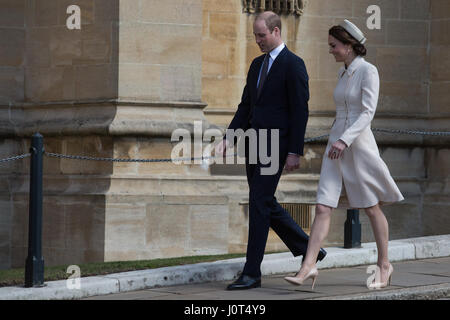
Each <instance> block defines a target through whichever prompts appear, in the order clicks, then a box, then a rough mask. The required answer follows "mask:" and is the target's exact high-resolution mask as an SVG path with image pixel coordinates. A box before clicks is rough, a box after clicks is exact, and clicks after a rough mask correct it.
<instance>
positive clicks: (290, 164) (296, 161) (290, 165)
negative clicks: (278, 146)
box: [284, 154, 300, 172]
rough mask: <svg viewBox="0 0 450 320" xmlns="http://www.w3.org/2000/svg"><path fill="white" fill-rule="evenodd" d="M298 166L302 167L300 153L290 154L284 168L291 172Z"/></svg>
mask: <svg viewBox="0 0 450 320" xmlns="http://www.w3.org/2000/svg"><path fill="white" fill-rule="evenodd" d="M298 168H300V156H299V155H298V154H288V156H287V158H286V164H285V166H284V169H285V170H286V171H289V172H290V171H294V170H296V169H298Z"/></svg>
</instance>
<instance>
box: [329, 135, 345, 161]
mask: <svg viewBox="0 0 450 320" xmlns="http://www.w3.org/2000/svg"><path fill="white" fill-rule="evenodd" d="M345 148H347V145H346V144H345V143H344V141H342V140H338V141H336V142H335V143H333V145H332V146H331V148H330V151H328V158H330V159H332V160H335V159H339V158H340V157H342V153H343V152H344V150H345Z"/></svg>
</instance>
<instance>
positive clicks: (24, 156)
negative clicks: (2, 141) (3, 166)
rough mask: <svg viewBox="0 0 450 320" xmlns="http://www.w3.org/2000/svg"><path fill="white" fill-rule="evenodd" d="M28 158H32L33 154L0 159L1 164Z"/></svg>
mask: <svg viewBox="0 0 450 320" xmlns="http://www.w3.org/2000/svg"><path fill="white" fill-rule="evenodd" d="M28 157H31V153H26V154H22V155H20V156H14V157H10V158H5V159H0V163H3V162H9V161H15V160H20V159H24V158H28Z"/></svg>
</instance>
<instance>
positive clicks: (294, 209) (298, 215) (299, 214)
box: [280, 202, 313, 233]
mask: <svg viewBox="0 0 450 320" xmlns="http://www.w3.org/2000/svg"><path fill="white" fill-rule="evenodd" d="M280 205H281V207H282V208H283V209H285V210H287V211H288V212H289V213H290V214H291V216H292V219H294V221H295V222H297V224H298V225H299V226H300V227H301V228H302V229H303V230H304V231H305V232H307V233H309V231H310V230H311V213H312V208H313V205H311V204H307V203H287V202H284V203H280Z"/></svg>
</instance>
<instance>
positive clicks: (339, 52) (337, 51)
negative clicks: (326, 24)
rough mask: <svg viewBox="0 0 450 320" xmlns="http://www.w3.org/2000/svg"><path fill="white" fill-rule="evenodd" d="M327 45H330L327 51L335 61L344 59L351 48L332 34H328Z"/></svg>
mask: <svg viewBox="0 0 450 320" xmlns="http://www.w3.org/2000/svg"><path fill="white" fill-rule="evenodd" d="M328 45H329V46H330V50H329V53H330V54H332V55H333V56H334V58H335V59H336V62H343V61H345V59H346V58H347V57H348V54H349V53H350V50H351V45H349V44H343V43H342V42H341V41H339V40H338V39H336V38H335V37H333V36H332V35H328Z"/></svg>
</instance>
